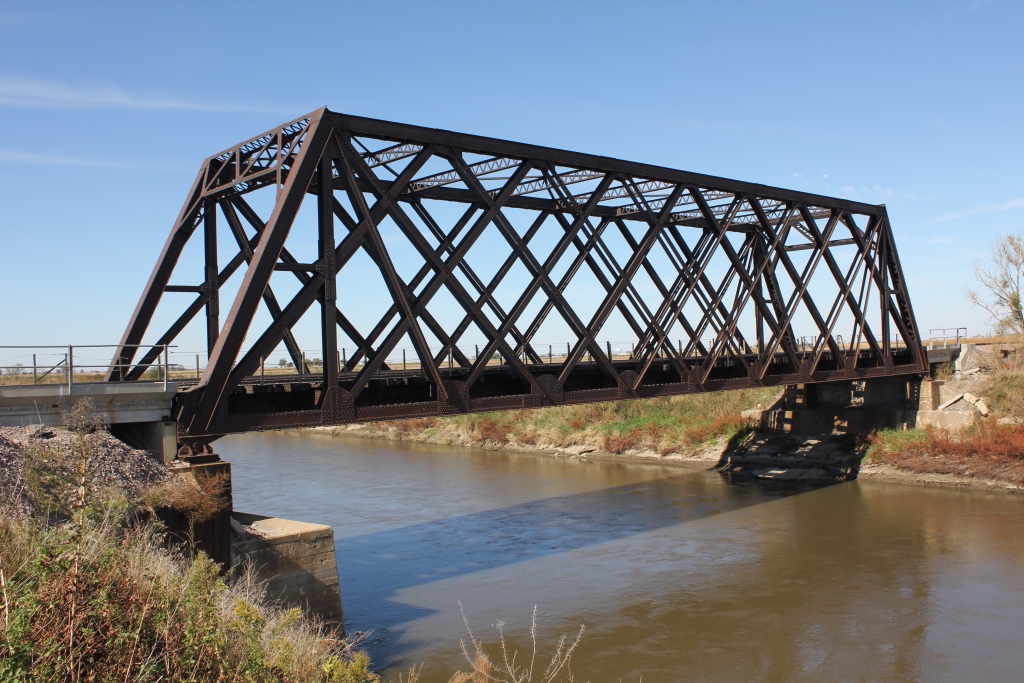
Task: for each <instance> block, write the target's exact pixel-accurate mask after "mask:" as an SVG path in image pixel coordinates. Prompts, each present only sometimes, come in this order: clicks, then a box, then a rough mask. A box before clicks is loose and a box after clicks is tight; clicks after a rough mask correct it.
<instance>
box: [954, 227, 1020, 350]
mask: <svg viewBox="0 0 1024 683" xmlns="http://www.w3.org/2000/svg"><path fill="white" fill-rule="evenodd" d="M990 261H991V262H990V263H988V264H983V263H975V264H974V277H975V279H976V280H977V281H978V285H979V287H978V288H977V289H973V288H967V289H965V290H964V292H965V294H966V295H967V299H968V301H970V302H971V303H972V304H974V305H975V306H979V307H981V308H983V309H985V310H986V311H988V313H989V315H991V316H992V321H993V323H994V325H995V332H996V334H1024V294H1022V291H1021V287H1022V284H1024V283H1022V279H1024V232H1018V233H1017V234H1016V235H1000V236H999V237H997V238H996V241H995V243H994V244H993V245H992V250H991V252H990Z"/></svg>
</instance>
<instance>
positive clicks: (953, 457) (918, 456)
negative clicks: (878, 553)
mask: <svg viewBox="0 0 1024 683" xmlns="http://www.w3.org/2000/svg"><path fill="white" fill-rule="evenodd" d="M984 369H985V371H986V377H985V380H984V382H983V383H982V384H981V390H980V391H981V393H982V395H983V396H984V398H985V402H986V403H987V404H988V406H989V408H990V409H991V414H990V415H989V416H988V417H987V418H981V419H979V420H978V421H977V422H975V423H974V424H973V425H971V426H970V427H967V428H965V429H963V430H960V431H950V430H945V429H936V428H927V429H911V430H907V431H893V430H886V431H881V432H878V433H876V434H873V435H872V436H871V439H870V442H871V445H870V448H869V449H868V451H867V462H868V463H869V464H871V463H874V464H885V465H889V466H891V467H894V468H896V469H900V470H905V471H908V472H914V473H916V474H949V475H954V476H956V477H960V478H965V479H986V480H992V481H1000V482H1006V483H1010V484H1014V485H1017V486H1024V367H1022V366H1021V364H1020V362H1019V361H1017V362H1013V361H1011V362H1003V361H999V362H997V361H996V359H994V358H993V359H987V366H986V367H985V368H984Z"/></svg>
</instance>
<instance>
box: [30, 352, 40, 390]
mask: <svg viewBox="0 0 1024 683" xmlns="http://www.w3.org/2000/svg"><path fill="white" fill-rule="evenodd" d="M32 384H39V378H38V377H37V376H36V354H34V353H33V354H32Z"/></svg>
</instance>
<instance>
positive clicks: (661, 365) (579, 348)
mask: <svg viewBox="0 0 1024 683" xmlns="http://www.w3.org/2000/svg"><path fill="white" fill-rule="evenodd" d="M307 200H308V201H307ZM224 236H229V238H230V244H231V245H232V248H231V252H232V253H233V254H234V255H233V256H232V257H231V258H230V259H228V260H227V261H224V260H223V259H222V258H221V251H223V250H224V248H223V246H222V245H223V242H224ZM193 240H194V241H195V242H196V244H197V248H199V247H201V250H202V262H203V265H202V281H201V282H200V283H199V284H186V285H177V284H171V277H172V274H174V272H175V267H176V266H177V265H179V262H181V261H182V260H183V257H182V255H183V253H184V250H185V248H186V245H188V244H189V243H190V242H191V241H193ZM218 240H220V241H218ZM314 242H315V243H316V244H317V245H318V246H317V248H316V250H315V253H313V252H312V250H311V247H309V245H311V244H313V243H314ZM303 251H305V252H308V253H302V252H303ZM181 276H182V277H187V276H188V273H187V272H183V273H182V274H181ZM233 276H236V279H239V278H240V282H239V283H238V286H237V294H235V295H234V298H233V302H232V305H231V309H230V311H229V312H228V313H227V315H226V316H225V317H224V319H223V321H222V320H221V315H220V309H219V300H220V292H221V290H222V289H223V288H225V284H226V283H227V282H229V281H230V280H232V277H233ZM167 293H184V294H190V295H192V298H191V300H190V302H186V303H184V304H183V305H181V306H180V307H178V308H177V309H176V312H175V316H174V318H173V322H172V323H171V324H170V325H169V327H168V328H167V329H166V331H164V332H163V334H162V335H161V336H160V337H158V338H157V339H154V340H153V343H154V347H153V348H152V349H151V350H150V351H148V352H145V353H142V354H141V356H140V357H139V358H136V357H135V356H136V353H135V346H134V345H136V344H140V343H142V341H143V338H144V337H145V336H146V335H147V334H149V333H150V328H151V327H153V321H154V316H155V313H156V311H157V308H158V307H162V306H172V302H171V297H167V301H163V300H164V295H165V294H167ZM162 302H163V303H162ZM203 310H205V314H206V327H205V332H206V340H207V346H208V352H209V362H208V364H207V367H206V370H205V374H203V376H202V377H201V379H200V380H199V381H198V382H197V383H195V385H194V386H191V387H189V388H187V389H186V390H185V391H183V392H182V393H181V394H179V400H178V408H177V410H178V418H179V424H180V429H181V431H182V435H183V439H186V440H187V438H202V437H206V436H210V435H216V434H222V433H227V432H231V431H239V430H244V429H257V428H273V427H284V426H293V425H313V424H339V423H344V422H349V421H354V420H372V419H388V418H400V417H413V416H419V415H432V414H445V413H455V412H468V411H483V410H495V409H504V408H521V407H522V408H525V407H536V406H544V405H557V404H562V403H574V402H588V401H604V400H612V399H622V398H636V397H645V396H665V395H673V394H681V393H687V392H700V391H715V390H723V389H731V388H739V387H749V386H764V385H778V384H787V383H805V382H821V381H833V380H840V379H864V378H869V377H876V376H884V375H895V374H911V373H921V372H926V371H927V360H926V358H925V356H924V353H923V351H922V348H921V344H920V337H919V334H918V330H917V324H916V321H915V319H914V315H913V311H912V309H911V304H910V298H909V294H908V292H907V288H906V283H905V279H904V277H903V272H902V269H901V266H900V262H899V259H898V256H897V252H896V247H895V244H894V241H893V235H892V230H891V227H890V224H889V220H888V216H887V214H886V211H885V207H884V206H873V205H868V204H861V203H857V202H851V201H846V200H842V199H835V198H829V197H822V196H817V195H810V194H806V193H801V192H795V191H789V190H783V189H779V188H771V187H765V186H762V185H756V184H751V183H744V182H739V181H734V180H727V179H723V178H715V177H710V176H703V175H699V174H694V173H688V172H683V171H677V170H672V169H666V168H660V167H655V166H649V165H645V164H636V163H630V162H625V161H620V160H616V159H608V158H604V157H596V156H590V155H584V154H577V153H573V152H565V151H562V150H556V149H549V148H543V147H536V146H532V145H524V144H519V143H513V142H507V141H503V140H496V139H490V138H483V137H478V136H472V135H463V134H458V133H452V132H448V131H441V130H434V129H427V128H421V127H416V126H408V125H403V124H396V123H389V122H385V121H377V120H373V119H366V118H360V117H354V116H347V115H344V114H338V113H334V112H331V111H328V110H327V109H320V110H318V111H316V112H314V113H312V114H310V115H308V116H305V117H302V118H300V119H297V120H295V121H293V122H291V123H289V124H286V125H284V126H281V127H279V128H276V129H274V130H272V131H269V132H267V133H265V134H263V135H260V136H257V137H256V138H253V139H252V140H249V141H247V142H245V143H242V144H241V145H237V146H235V147H233V148H230V149H228V150H226V151H224V152H222V153H220V154H217V155H215V156H212V157H210V158H208V159H207V160H206V161H205V162H204V164H203V167H202V168H201V170H200V172H199V174H198V176H197V178H196V181H195V183H194V185H193V188H192V191H191V193H190V195H189V199H188V201H187V202H186V204H185V206H184V207H183V209H182V212H181V214H180V215H179V217H178V219H177V221H176V223H175V225H174V227H173V229H172V231H171V235H170V237H169V238H168V241H167V243H166V245H165V247H164V250H163V252H162V253H161V255H160V258H159V259H158V262H157V265H156V267H155V269H154V271H153V275H152V276H151V277H150V280H149V282H148V284H147V285H146V289H145V291H144V292H143V295H142V298H141V299H140V302H139V305H138V307H137V308H136V310H135V313H134V315H133V316H132V320H131V322H130V323H129V325H128V328H127V330H126V332H125V335H124V338H123V340H122V346H121V348H120V349H119V350H118V353H117V355H116V357H115V358H114V361H113V362H112V364H111V368H112V370H111V372H110V375H109V379H110V380H111V381H120V380H133V379H138V378H139V377H141V376H142V374H143V373H144V372H145V371H146V369H147V368H148V367H149V366H150V365H151V364H152V363H153V362H154V360H156V358H157V355H158V353H159V351H158V348H157V346H156V345H157V344H168V343H171V342H173V341H174V339H175V338H177V337H178V335H180V334H181V333H182V331H183V330H185V328H186V327H187V326H189V325H190V323H192V321H193V319H195V318H197V316H199V313H200V312H201V311H203ZM311 318H312V319H313V320H314V322H315V323H316V326H317V327H318V328H319V338H318V340H317V343H318V344H319V347H318V348H319V349H320V351H321V352H322V365H315V366H314V365H310V363H309V362H308V358H307V356H306V355H305V354H304V352H303V351H302V349H303V348H307V346H308V343H307V344H306V345H304V341H305V340H304V339H302V338H300V337H301V335H302V334H304V333H305V332H304V331H306V332H308V330H309V329H311V328H310V327H309V325H308V320H309V319H311ZM303 321H307V322H303ZM154 331H155V330H154ZM609 339H628V340H629V342H628V343H620V342H616V348H615V349H614V350H613V348H612V344H611V343H610V342H609V341H607V340H609ZM626 345H628V347H629V348H628V349H626V350H624V348H623V347H624V346H626ZM556 346H557V349H558V353H557V354H556V353H555V352H554V348H555V347H556ZM280 348H284V349H285V351H286V353H287V354H288V356H289V357H290V359H291V362H292V364H293V365H294V367H295V369H296V370H295V376H294V377H292V378H289V379H288V380H287V383H286V382H285V380H280V379H278V380H274V382H272V390H267V389H266V388H265V387H266V384H265V382H264V384H263V385H255V386H254V382H253V379H252V378H253V376H254V374H255V373H256V372H257V370H259V369H260V367H261V363H262V362H263V361H264V359H266V358H267V357H268V356H269V355H270V354H272V353H274V352H275V351H276V350H278V349H280ZM400 350H401V354H402V359H403V360H402V364H401V366H399V365H398V364H397V362H396V360H395V358H396V354H397V353H399V351H400ZM406 350H408V351H409V353H408V354H406ZM260 387H263V388H260Z"/></svg>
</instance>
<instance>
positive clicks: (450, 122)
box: [0, 0, 1024, 346]
mask: <svg viewBox="0 0 1024 683" xmlns="http://www.w3.org/2000/svg"><path fill="white" fill-rule="evenodd" d="M1021 26H1024V4H1022V3H1019V2H1010V1H1008V0H1003V1H1000V0H993V1H991V2H978V1H966V0H963V1H955V2H878V3H874V2H824V3H810V2H807V3H802V2H778V3H755V2H717V3H711V2H707V3H687V2H639V1H635V2H629V3H626V2H621V3H611V2H586V3H584V2H576V3H573V2H561V3H559V2H528V1H527V2H504V3H499V2H473V3H470V2H466V3H459V2H439V3H424V2H409V3H403V2H376V3H358V4H356V3H323V4H318V3H309V2H290V3H262V2H245V3H242V2H234V3H233V2H222V3H199V2H194V3H189V2H176V3H100V2H93V3H88V4H86V3H56V2H39V1H36V2H31V3H29V2H24V3H19V2H2V3H0V122H2V124H3V126H2V127H3V131H4V135H3V137H2V139H0V207H2V210H0V292H2V296H0V320H2V321H3V322H2V324H0V344H39V343H55V344H63V343H68V342H75V343H113V342H115V341H116V340H117V339H118V338H119V337H120V335H121V332H122V331H123V329H124V326H125V324H126V322H127V320H128V317H129V316H130V314H131V312H132V310H133V308H134V306H135V303H136V301H137V299H138V296H139V294H140V293H141V290H142V287H143V285H144V283H145V281H146V278H147V277H148V275H149V272H150V270H151V269H152V267H153V264H154V262H155V259H156V256H157V254H158V253H159V250H160V247H161V246H162V244H163V242H164V240H165V239H166V236H167V232H168V230H169V229H170V227H171V224H172V222H173V221H174V218H175V216H176V215H177V213H178V210H179V208H180V206H181V204H182V202H183V200H184V198H185V194H186V192H187V190H188V188H189V186H190V183H191V180H192V178H193V177H194V175H195V172H196V169H197V168H198V165H199V163H200V162H201V161H202V159H203V158H205V157H206V156H207V155H209V154H211V153H213V152H216V151H218V150H220V149H223V148H224V147H227V146H229V145H231V144H233V143H235V142H238V141H240V140H243V139H245V138H247V137H249V136H251V135H253V134H256V133H259V132H261V131H263V130H265V129H267V128H270V127H271V126H273V125H275V124H277V123H281V122H283V121H286V120H288V119H291V118H294V117H296V116H298V115H300V114H303V113H305V112H308V111H311V110H313V109H315V108H317V107H319V106H322V105H327V106H328V107H330V108H331V109H333V110H335V111H343V112H348V113H353V114H359V115H364V116H371V117H377V118H384V119H389V120H395V121H403V122H409V123H416V124H421V125H428V126H435V127H441V128H448V129H453V130H458V131H463V132H471V133H479V134H484V135H491V136H495V137H502V138H508V139H513V140H520V141H525V142H531V143H537V144H543V145H549V146H554V147H561V148H566V149H573V150H580V151H585V152H591V153H595V154H602V155H608V156H614V157H620V158H626V159H630V160H634V161H642V162H649V163H654V164H660V165H664V166H671V167H676V168H682V169H686V170H691V171H696V172H701V173H708V174H714V175H721V176H726V177H733V178H740V179H743V180H749V181H755V182H760V183H765V184H770V185H778V186H783V187H790V188H796V189H802V190H807V191H810V192H815V193H821V194H828V195H836V196H842V197H848V198H851V199H856V200H860V201H866V202H871V203H885V204H886V205H887V207H888V211H889V215H890V218H891V220H892V223H893V228H894V231H895V235H896V240H897V245H898V247H899V249H900V253H901V257H902V259H903V263H904V268H905V271H906V274H907V279H908V283H909V286H910V291H911V295H912V298H913V301H914V305H915V309H916V313H917V317H918V321H919V324H920V327H921V328H923V330H925V332H926V331H927V330H928V328H932V327H944V326H953V325H967V326H968V327H969V328H970V329H971V330H972V331H980V330H981V329H983V328H985V326H986V320H985V316H984V314H983V313H982V312H980V311H978V310H976V309H974V310H972V309H970V308H969V306H968V303H967V301H966V299H965V297H964V295H963V293H962V287H963V286H964V284H966V283H969V282H970V280H971V273H972V269H973V264H974V261H975V260H976V259H979V258H983V257H984V256H985V255H986V253H987V250H988V246H989V244H990V243H991V241H992V240H993V238H994V237H995V236H996V235H998V234H999V233H1005V232H1010V231H1018V230H1022V229H1024V182H1022V181H1024V163H1022V161H1024V154H1022V152H1024V136H1022V134H1021V120H1022V103H1024V102H1022V100H1024V87H1022V85H1024V41H1022V40H1021V38H1020V27H1021ZM223 305H224V307H225V309H226V308H227V306H228V303H227V302H225V303H224V304H223ZM926 333H927V332H926ZM195 339H198V337H195ZM182 343H183V344H186V345H187V344H189V343H193V344H194V345H197V346H198V344H197V343H196V342H195V341H194V339H191V338H190V339H186V340H184V341H183V342H182Z"/></svg>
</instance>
